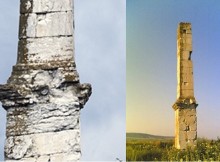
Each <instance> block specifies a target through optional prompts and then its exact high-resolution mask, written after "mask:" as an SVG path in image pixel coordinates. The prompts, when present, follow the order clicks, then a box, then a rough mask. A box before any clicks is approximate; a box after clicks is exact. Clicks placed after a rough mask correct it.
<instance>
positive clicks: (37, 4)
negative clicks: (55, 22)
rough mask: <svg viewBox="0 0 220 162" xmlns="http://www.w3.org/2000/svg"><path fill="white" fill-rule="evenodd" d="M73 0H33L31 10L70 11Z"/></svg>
mask: <svg viewBox="0 0 220 162" xmlns="http://www.w3.org/2000/svg"><path fill="white" fill-rule="evenodd" d="M72 2H73V0H33V11H32V12H38V13H41V12H52V11H53V12H55V11H71V10H72V6H73V4H72Z"/></svg>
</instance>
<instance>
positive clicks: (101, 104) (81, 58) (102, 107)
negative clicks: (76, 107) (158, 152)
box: [0, 0, 126, 161]
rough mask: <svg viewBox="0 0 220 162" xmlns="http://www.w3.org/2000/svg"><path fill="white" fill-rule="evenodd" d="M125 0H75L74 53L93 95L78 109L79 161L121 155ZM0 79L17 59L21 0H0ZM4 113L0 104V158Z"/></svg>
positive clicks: (109, 158)
mask: <svg viewBox="0 0 220 162" xmlns="http://www.w3.org/2000/svg"><path fill="white" fill-rule="evenodd" d="M125 7H126V5H125V0H120V1H118V0H105V1H103V0H92V1H91V0H75V6H74V9H75V50H76V52H75V55H76V56H75V57H76V64H77V69H78V72H79V74H80V80H81V83H86V82H88V83H91V84H92V86H93V94H92V96H91V98H90V100H89V101H88V103H87V104H86V106H85V107H84V109H83V110H82V111H81V145H82V160H84V161H87V160H91V161H98V160H102V161H104V160H105V161H107V160H108V161H110V160H115V158H116V157H119V158H121V159H125V82H126V80H125V79H126V77H125V70H126V69H125V63H126V60H125V59H126V53H125V41H126V40H125V32H126V31H125V28H126V27H125V25H126V24H125V20H126V18H125V13H126V11H125ZM0 12H1V14H0V33H1V37H0V46H1V48H0V56H1V59H0V83H1V84H3V83H5V82H6V80H7V79H8V77H9V76H10V73H11V69H12V66H13V65H15V63H16V58H17V42H18V23H19V22H18V18H19V1H18V0H17V1H12V0H11V1H8V0H1V1H0ZM5 116H6V113H5V111H4V110H3V109H2V108H1V109H0V118H1V123H0V128H1V129H0V160H3V147H4V139H5V122H6V119H5Z"/></svg>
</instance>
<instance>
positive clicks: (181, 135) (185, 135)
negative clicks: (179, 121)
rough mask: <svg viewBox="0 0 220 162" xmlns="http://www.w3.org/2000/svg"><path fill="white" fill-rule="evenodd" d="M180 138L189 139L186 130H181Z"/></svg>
mask: <svg viewBox="0 0 220 162" xmlns="http://www.w3.org/2000/svg"><path fill="white" fill-rule="evenodd" d="M179 140H180V141H186V140H187V134H186V131H179Z"/></svg>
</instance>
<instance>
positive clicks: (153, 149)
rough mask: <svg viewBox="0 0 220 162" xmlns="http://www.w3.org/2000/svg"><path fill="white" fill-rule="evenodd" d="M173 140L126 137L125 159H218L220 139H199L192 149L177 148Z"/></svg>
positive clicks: (219, 157)
mask: <svg viewBox="0 0 220 162" xmlns="http://www.w3.org/2000/svg"><path fill="white" fill-rule="evenodd" d="M173 145H174V140H170V139H168V140H166V139H164V140H158V139H155V140H152V139H151V140H150V139H131V138H129V139H127V142H126V160H127V161H220V139H218V140H207V139H199V140H198V144H197V148H196V149H194V150H191V149H187V150H183V151H180V150H177V149H175V148H174V146H173Z"/></svg>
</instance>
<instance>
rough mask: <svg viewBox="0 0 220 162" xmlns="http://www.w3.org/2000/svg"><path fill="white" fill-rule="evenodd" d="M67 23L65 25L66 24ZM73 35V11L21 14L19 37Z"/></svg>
mask: <svg viewBox="0 0 220 162" xmlns="http://www.w3.org/2000/svg"><path fill="white" fill-rule="evenodd" d="M64 24H65V25H64ZM72 35H73V13H72V12H71V11H67V12H61V13H60V12H54V13H47V14H34V13H33V14H24V15H21V16H20V30H19V38H35V37H55V36H57V37H58V36H72Z"/></svg>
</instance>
